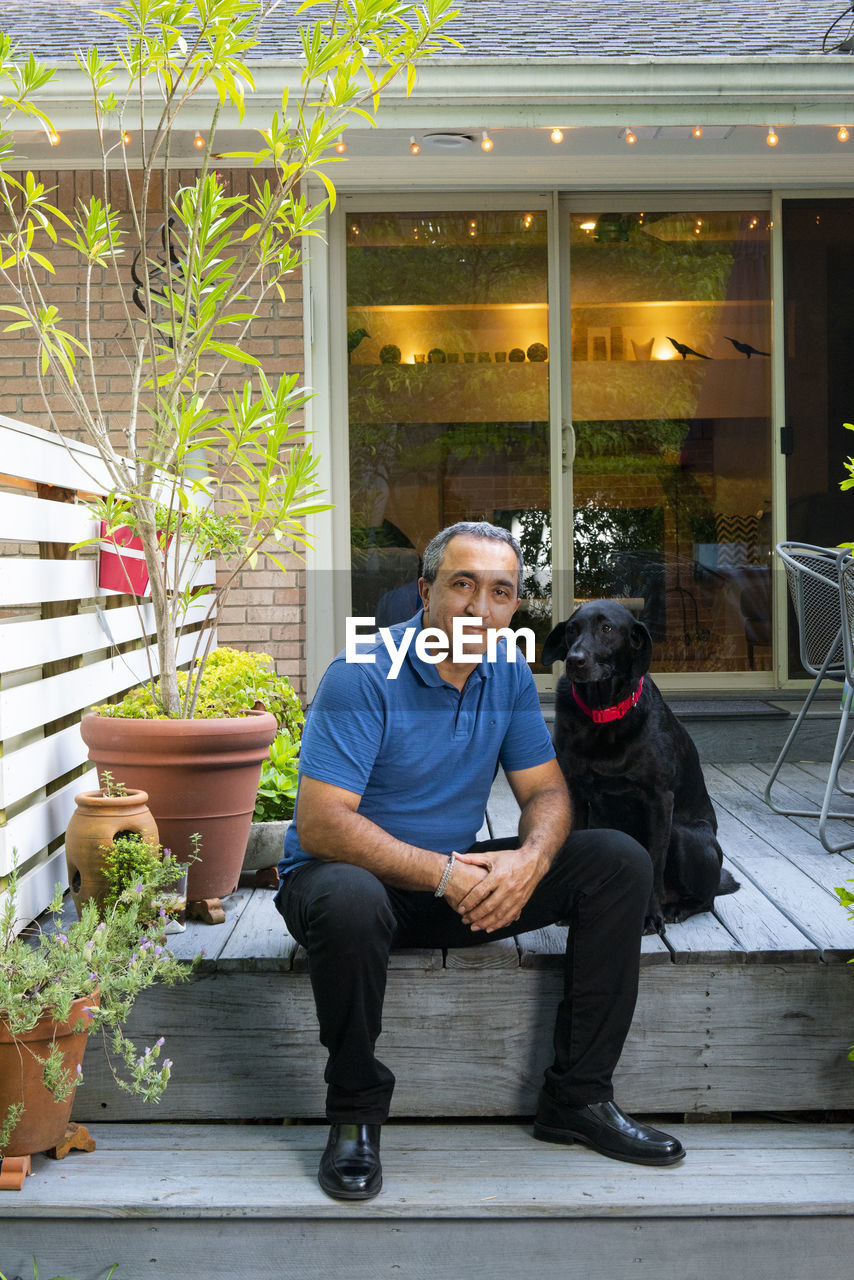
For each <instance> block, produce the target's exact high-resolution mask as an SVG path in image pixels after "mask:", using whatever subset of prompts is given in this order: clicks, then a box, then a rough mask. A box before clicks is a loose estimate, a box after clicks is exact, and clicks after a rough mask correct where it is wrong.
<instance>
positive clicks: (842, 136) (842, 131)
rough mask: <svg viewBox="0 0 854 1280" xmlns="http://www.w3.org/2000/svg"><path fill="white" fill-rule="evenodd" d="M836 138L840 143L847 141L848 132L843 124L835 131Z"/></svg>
mask: <svg viewBox="0 0 854 1280" xmlns="http://www.w3.org/2000/svg"><path fill="white" fill-rule="evenodd" d="M836 136H837V138H838V139H839V141H840V142H847V141H848V130H847V129H846V128H845V125H844V124H841V125H840V126H839V128H838V129H837V130H836Z"/></svg>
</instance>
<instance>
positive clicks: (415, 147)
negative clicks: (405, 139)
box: [409, 136, 421, 156]
mask: <svg viewBox="0 0 854 1280" xmlns="http://www.w3.org/2000/svg"><path fill="white" fill-rule="evenodd" d="M420 150H421V143H420V142H416V141H415V137H414V136H413V137H411V138H410V139H409V151H410V154H411V155H413V156H417V155H418V152H419V151H420Z"/></svg>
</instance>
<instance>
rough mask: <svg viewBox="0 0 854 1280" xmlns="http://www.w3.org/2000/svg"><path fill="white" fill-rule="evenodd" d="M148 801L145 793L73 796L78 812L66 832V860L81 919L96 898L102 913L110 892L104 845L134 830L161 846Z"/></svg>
mask: <svg viewBox="0 0 854 1280" xmlns="http://www.w3.org/2000/svg"><path fill="white" fill-rule="evenodd" d="M147 801H148V795H147V793H146V792H145V791H128V794H127V795H125V796H105V795H102V793H101V792H100V791H81V792H80V795H79V796H75V797H74V803H75V804H76V805H77V809H76V810H75V812H74V813H73V814H72V815H71V821H70V822H69V824H68V829H67V830H66V832H65V861H66V864H67V866H68V884H69V887H70V889H71V896H72V898H73V899H74V905H75V907H76V908H77V914H78V916H79V915H80V913H81V911H82V909H83V906H84V904H85V903H87V902H88V901H89V899H90V898H94V899H95V902H97V904H98V909H99V910H100V909H101V908H102V907H103V904H104V899H105V898H106V896H107V893H108V892H109V885H108V884H107V881H106V878H105V876H104V872H103V865H104V858H105V856H106V855H105V851H104V847H103V846H109V845H110V844H111V842H112V841H113V839H114V838H115V836H117V835H118V833H119V832H120V831H132V832H134V834H137V835H141V836H145V837H146V838H147V839H149V840H151V841H152V842H153V843H154V844H159V843H160V836H159V834H158V831H157V824H156V822H155V821H154V818H153V817H152V816H151V810H150V809H149V808H148V805H147Z"/></svg>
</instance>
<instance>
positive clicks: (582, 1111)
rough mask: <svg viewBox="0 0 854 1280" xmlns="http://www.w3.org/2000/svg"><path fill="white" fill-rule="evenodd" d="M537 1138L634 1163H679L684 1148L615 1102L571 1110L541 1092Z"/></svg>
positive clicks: (535, 1127) (535, 1125)
mask: <svg viewBox="0 0 854 1280" xmlns="http://www.w3.org/2000/svg"><path fill="white" fill-rule="evenodd" d="M534 1137H535V1138H539V1139H540V1141H541V1142H566V1143H571V1142H583V1143H584V1145H585V1146H587V1147H592V1148H593V1150H594V1151H598V1152H599V1154H600V1155H603V1156H610V1157H611V1159H612V1160H628V1161H629V1162H630V1163H632V1164H676V1162H677V1160H681V1159H682V1157H683V1156H684V1154H685V1148H684V1147H683V1146H682V1143H681V1142H679V1141H678V1140H677V1139H676V1138H671V1137H670V1136H669V1134H666V1133H662V1132H661V1130H660V1129H652V1128H650V1126H649V1125H647V1124H639V1123H638V1122H637V1120H633V1119H632V1118H631V1116H627V1115H626V1113H625V1112H624V1111H621V1110H620V1108H619V1107H618V1106H617V1104H616V1102H591V1103H590V1104H589V1106H586V1107H579V1108H578V1109H577V1110H572V1109H570V1108H569V1107H562V1106H561V1105H560V1104H559V1103H557V1102H555V1101H554V1100H553V1099H551V1098H549V1097H548V1096H547V1095H546V1094H541V1095H540V1105H539V1108H538V1110H537V1118H536V1120H535V1121H534Z"/></svg>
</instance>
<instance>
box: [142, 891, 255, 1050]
mask: <svg viewBox="0 0 854 1280" xmlns="http://www.w3.org/2000/svg"><path fill="white" fill-rule="evenodd" d="M257 892H263V891H261V890H253V889H238V890H237V891H236V892H235V893H231V894H229V895H228V897H227V898H223V899H222V905H223V908H224V909H225V921H224V923H223V924H202V923H201V921H199V920H188V921H187V926H186V928H185V930H184V932H183V933H172V934H170V935H169V950H170V951H171V952H172V954H173V955H174V956H176V957H177V959H178V960H194V959H195V958H196V956H201V961H200V962H199V972H200V973H212V972H214V971H215V970H216V969H217V966H218V963H219V960H220V957H221V956H222V954H223V952H224V951H225V949H226V947H227V946H228V944H229V942H230V940H231V937H232V934H233V933H234V932H235V930H236V929H237V928H238V927H239V925H240V921H241V919H242V917H243V913H244V912H245V911H246V910H247V908H248V906H249V903H250V902H251V900H252V898H253V896H254V894H255V893H257ZM247 959H248V958H247ZM246 967H247V968H248V965H247V966H246ZM227 968H231V969H235V968H237V966H236V965H234V964H233V963H232V964H231V965H229V966H227ZM260 971H261V972H263V967H262V969H261V970H260ZM172 990H173V991H175V992H176V993H179V999H180V997H181V996H183V997H184V999H185V1000H186V1003H187V1006H190V1005H191V1003H192V998H193V993H191V992H188V990H187V988H186V987H180V988H172ZM189 1011H190V1010H189V1008H188V1013H189ZM155 1038H156V1037H155Z"/></svg>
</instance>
